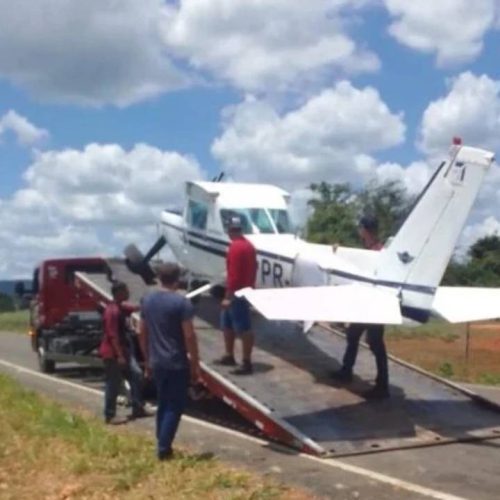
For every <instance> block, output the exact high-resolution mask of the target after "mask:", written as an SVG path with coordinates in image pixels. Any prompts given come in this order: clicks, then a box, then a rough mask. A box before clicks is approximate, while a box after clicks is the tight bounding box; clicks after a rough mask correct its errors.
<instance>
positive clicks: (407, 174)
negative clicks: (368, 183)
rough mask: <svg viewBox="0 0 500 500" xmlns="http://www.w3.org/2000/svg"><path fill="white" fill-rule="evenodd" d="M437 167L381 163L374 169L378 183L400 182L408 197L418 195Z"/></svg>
mask: <svg viewBox="0 0 500 500" xmlns="http://www.w3.org/2000/svg"><path fill="white" fill-rule="evenodd" d="M436 168H437V165H429V164H428V163H425V162H423V161H415V162H413V163H411V164H410V165H408V166H407V167H403V166H401V165H399V164H398V163H382V164H381V165H378V166H377V167H376V169H375V171H376V174H375V178H376V179H377V180H378V181H379V182H392V181H396V182H400V183H401V185H402V186H403V187H404V188H405V189H406V190H407V192H408V193H409V194H410V195H414V194H417V193H419V192H420V191H421V190H422V189H423V188H424V187H425V185H426V184H427V182H428V181H429V179H430V177H431V175H432V172H433V171H434V169H436Z"/></svg>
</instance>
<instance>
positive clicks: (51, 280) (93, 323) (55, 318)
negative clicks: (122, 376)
mask: <svg viewBox="0 0 500 500" xmlns="http://www.w3.org/2000/svg"><path fill="white" fill-rule="evenodd" d="M79 272H86V273H101V274H106V273H108V264H107V262H106V261H105V260H104V259H101V258H93V257H91V258H72V259H51V260H46V261H43V262H41V263H40V264H39V265H38V266H37V267H36V269H35V270H34V273H33V281H32V288H31V289H26V288H25V287H24V286H23V284H22V283H20V284H19V285H18V286H17V291H18V293H19V294H21V295H26V294H29V295H30V296H31V303H30V326H29V335H30V338H31V346H32V348H33V351H35V352H36V353H37V356H38V363H39V367H40V370H41V371H42V372H43V373H53V372H54V371H55V370H56V363H61V362H63V363H68V362H70V363H80V364H81V363H83V364H85V365H90V366H100V365H101V364H102V363H101V361H100V359H99V357H98V356H97V348H98V346H99V343H100V341H101V337H102V318H101V314H100V312H99V309H100V308H101V307H102V306H101V305H100V303H99V301H98V300H96V298H95V297H93V296H92V295H90V294H89V293H87V292H86V291H85V290H83V289H82V288H79V287H77V286H76V283H75V277H76V274H77V273H79Z"/></svg>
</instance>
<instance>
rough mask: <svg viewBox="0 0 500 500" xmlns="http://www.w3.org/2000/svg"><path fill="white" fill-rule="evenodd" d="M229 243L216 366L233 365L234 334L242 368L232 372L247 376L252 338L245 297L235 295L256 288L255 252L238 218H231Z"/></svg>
mask: <svg viewBox="0 0 500 500" xmlns="http://www.w3.org/2000/svg"><path fill="white" fill-rule="evenodd" d="M228 235H229V238H230V239H231V244H230V245H229V249H228V251H227V255H226V270H227V284H226V295H225V297H224V300H223V301H222V314H221V328H222V331H223V332H224V345H225V349H226V353H225V355H224V356H223V357H222V358H220V359H219V360H216V363H218V364H220V365H225V366H236V361H235V359H234V342H235V337H236V335H239V336H240V337H241V341H242V344H243V363H242V366H241V367H240V368H238V369H236V370H234V371H233V372H232V373H233V374H235V375H250V374H251V373H253V366H252V349H253V343H254V336H253V332H252V330H251V329H252V323H251V317H250V305H249V304H248V302H247V300H246V299H245V298H239V297H235V293H236V292H237V291H238V290H240V289H242V288H246V287H254V286H255V278H256V276H257V253H256V251H255V247H254V246H253V245H252V243H250V241H248V240H247V239H246V238H245V237H244V236H243V231H242V222H241V219H240V217H238V216H233V217H231V219H230V220H229V223H228Z"/></svg>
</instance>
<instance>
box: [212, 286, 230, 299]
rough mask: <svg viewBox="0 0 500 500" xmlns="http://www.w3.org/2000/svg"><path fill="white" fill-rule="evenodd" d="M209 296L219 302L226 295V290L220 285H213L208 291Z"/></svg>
mask: <svg viewBox="0 0 500 500" xmlns="http://www.w3.org/2000/svg"><path fill="white" fill-rule="evenodd" d="M210 295H211V296H212V297H213V298H214V299H215V300H217V301H219V302H220V301H221V300H222V299H223V298H224V296H225V295H226V288H225V287H223V286H222V285H215V286H214V287H212V289H211V290H210Z"/></svg>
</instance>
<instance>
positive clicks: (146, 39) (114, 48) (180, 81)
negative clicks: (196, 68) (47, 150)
mask: <svg viewBox="0 0 500 500" xmlns="http://www.w3.org/2000/svg"><path fill="white" fill-rule="evenodd" d="M164 9H165V3H164V2H163V1H162V0H142V1H140V2H138V1H136V0H121V1H120V2H117V1H115V0H85V1H83V2H68V1H66V0H37V1H36V2H33V1H31V0H17V1H16V2H12V1H10V0H0V12H1V13H2V15H1V16H0V78H1V77H2V76H3V77H4V78H6V79H8V80H10V81H11V82H13V83H14V84H16V85H20V86H22V87H24V88H26V89H28V90H29V91H30V92H32V93H33V94H35V95H36V96H38V97H40V98H43V99H48V100H52V101H58V102H60V101H63V102H74V103H79V104H90V105H102V104H108V103H111V104H116V105H120V106H123V105H127V104H130V103H133V102H137V101H141V100H143V99H146V98H149V97H152V96H156V95H158V94H160V93H161V92H164V91H166V90H171V89H176V88H179V87H181V86H183V85H185V84H186V78H185V77H184V76H183V75H182V74H181V72H180V71H179V70H178V69H176V68H175V66H174V65H173V63H172V62H171V60H170V59H169V58H168V56H167V55H166V50H165V46H164V43H163V41H162V39H161V35H160V23H161V19H162V18H163V15H164V14H163V12H164Z"/></svg>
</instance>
